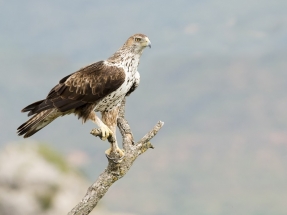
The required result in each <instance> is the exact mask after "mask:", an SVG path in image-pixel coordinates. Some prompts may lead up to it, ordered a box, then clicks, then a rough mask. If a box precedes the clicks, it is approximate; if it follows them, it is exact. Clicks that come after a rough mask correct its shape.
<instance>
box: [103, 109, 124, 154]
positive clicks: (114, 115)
mask: <svg viewBox="0 0 287 215" xmlns="http://www.w3.org/2000/svg"><path fill="white" fill-rule="evenodd" d="M118 113H119V107H115V108H114V109H112V110H111V111H107V112H102V121H103V123H104V124H106V125H107V126H108V127H109V128H110V130H111V131H112V133H113V135H114V139H115V141H114V142H113V143H111V148H110V149H108V150H106V154H107V155H108V156H109V155H110V154H111V153H112V152H114V153H117V154H119V156H120V157H123V156H124V155H125V153H124V152H123V151H122V150H121V149H120V148H119V146H118V143H117V138H116V129H117V119H118Z"/></svg>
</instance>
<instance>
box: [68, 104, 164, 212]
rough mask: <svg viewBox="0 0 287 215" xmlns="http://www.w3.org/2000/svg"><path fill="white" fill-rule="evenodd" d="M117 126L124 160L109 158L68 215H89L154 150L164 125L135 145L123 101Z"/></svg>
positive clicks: (157, 125) (155, 127)
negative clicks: (137, 161) (150, 150)
mask: <svg viewBox="0 0 287 215" xmlns="http://www.w3.org/2000/svg"><path fill="white" fill-rule="evenodd" d="M117 124H118V127H119V129H120V132H121V134H122V137H123V149H124V152H125V156H124V158H121V159H119V158H118V157H117V156H116V154H114V157H111V156H109V157H107V158H108V162H109V163H108V166H107V168H106V169H105V170H104V172H103V173H101V174H100V176H99V177H98V179H97V180H96V181H95V182H94V183H93V184H92V185H91V186H90V187H89V188H88V191H87V193H86V195H85V196H84V198H83V199H82V200H81V202H80V203H78V204H77V205H76V206H75V207H74V208H73V209H72V210H71V211H70V212H69V213H68V215H87V214H89V213H90V212H91V211H92V210H93V209H94V208H95V206H96V205H97V203H98V202H99V201H100V199H101V198H102V197H103V196H104V195H105V194H106V192H107V191H108V189H109V188H110V186H112V184H113V183H114V182H116V181H117V180H118V179H120V178H122V177H123V176H124V175H125V174H126V173H127V172H128V171H129V169H130V168H131V166H132V164H133V162H134V161H135V160H136V159H137V157H138V156H139V155H141V154H143V153H144V152H145V151H147V150H148V149H149V148H154V147H153V146H152V144H151V143H150V142H149V141H150V140H151V139H152V138H153V137H154V136H155V135H156V134H157V132H158V131H159V130H160V129H161V127H162V126H163V124H164V123H163V122H161V121H159V122H158V123H157V124H156V125H155V126H154V128H153V129H152V130H151V131H150V132H148V133H147V134H146V135H145V136H144V137H143V138H142V139H141V140H140V141H138V142H137V143H136V144H135V143H134V140H133V135H132V132H131V129H130V126H129V124H128V122H127V120H126V119H125V100H123V102H122V104H121V107H120V111H119V117H118V121H117ZM91 134H92V135H94V136H98V137H101V131H100V130H98V129H94V130H92V132H91ZM108 141H109V142H110V143H111V142H112V141H115V139H114V137H109V138H108Z"/></svg>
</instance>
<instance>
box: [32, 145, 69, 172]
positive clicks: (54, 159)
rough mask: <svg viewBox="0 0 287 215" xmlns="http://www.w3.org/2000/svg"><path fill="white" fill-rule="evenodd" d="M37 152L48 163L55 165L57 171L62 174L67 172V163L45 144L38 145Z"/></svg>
mask: <svg viewBox="0 0 287 215" xmlns="http://www.w3.org/2000/svg"><path fill="white" fill-rule="evenodd" d="M38 152H39V154H40V155H42V156H43V158H45V159H46V160H47V161H48V162H50V163H52V164H53V165H55V166H56V167H57V168H58V169H59V170H61V171H63V172H68V171H69V170H70V167H69V165H68V163H67V162H66V161H65V159H64V158H63V156H62V155H61V154H59V153H58V152H56V151H55V150H53V149H52V148H51V147H49V146H48V145H47V144H43V143H42V144H39V146H38Z"/></svg>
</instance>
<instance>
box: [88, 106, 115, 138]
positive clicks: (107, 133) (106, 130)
mask: <svg viewBox="0 0 287 215" xmlns="http://www.w3.org/2000/svg"><path fill="white" fill-rule="evenodd" d="M89 119H90V120H92V121H93V122H94V123H96V124H97V126H99V127H100V129H101V131H102V136H101V139H102V140H103V141H105V140H106V139H108V137H109V136H110V135H113V132H112V131H111V129H110V128H109V127H108V126H107V125H106V124H105V123H103V122H102V120H101V119H100V118H99V117H97V115H96V113H95V111H92V112H91V113H90V115H89Z"/></svg>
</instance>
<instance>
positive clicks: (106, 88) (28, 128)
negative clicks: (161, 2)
mask: <svg viewBox="0 0 287 215" xmlns="http://www.w3.org/2000/svg"><path fill="white" fill-rule="evenodd" d="M146 47H151V42H150V40H149V38H148V37H147V36H146V35H144V34H135V35H133V36H131V37H129V38H128V40H127V41H126V42H125V43H124V45H123V46H122V47H121V48H120V49H119V50H118V51H116V52H115V53H114V54H113V55H112V56H111V57H109V58H108V59H107V60H103V61H99V62H96V63H93V64H91V65H88V66H86V67H84V68H81V69H80V70H78V71H76V72H74V73H72V74H70V75H68V76H66V77H64V78H62V79H61V80H60V81H59V83H58V84H57V85H56V86H55V87H54V88H52V89H51V91H50V92H49V94H48V95H47V97H46V98H45V99H43V100H40V101H37V102H35V103H33V104H30V105H28V106H27V107H25V108H24V109H23V110H22V112H29V113H28V116H32V117H31V118H30V119H29V120H28V121H27V122H25V123H23V124H22V125H21V126H19V128H18V129H17V132H18V135H24V138H27V137H30V136H32V135H33V134H35V133H36V132H38V131H39V130H41V129H42V128H44V127H45V126H47V125H48V124H49V123H51V122H52V121H53V120H55V119H56V118H58V117H60V116H64V115H67V114H72V113H73V114H75V115H76V116H78V118H81V119H82V121H83V122H86V121H87V120H92V121H93V122H94V123H96V124H97V125H98V126H99V127H100V129H101V131H102V140H106V139H107V138H108V137H109V136H110V135H114V136H115V134H116V126H117V116H118V111H119V106H120V104H121V101H122V100H123V99H124V97H125V96H127V95H129V94H131V93H132V92H133V91H134V90H135V89H136V88H137V86H138V85H139V81H140V75H139V73H138V71H137V68H138V65H139V60H140V56H141V55H142V52H143V50H144V48H146ZM95 112H101V114H102V120H101V119H100V118H99V117H98V116H96V113H95ZM112 147H115V149H116V151H117V152H118V153H119V154H121V155H124V153H123V152H122V151H121V150H120V149H119V147H118V146H117V144H116V146H112ZM110 150H111V149H110ZM110 150H107V152H106V153H107V154H109V152H110Z"/></svg>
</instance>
